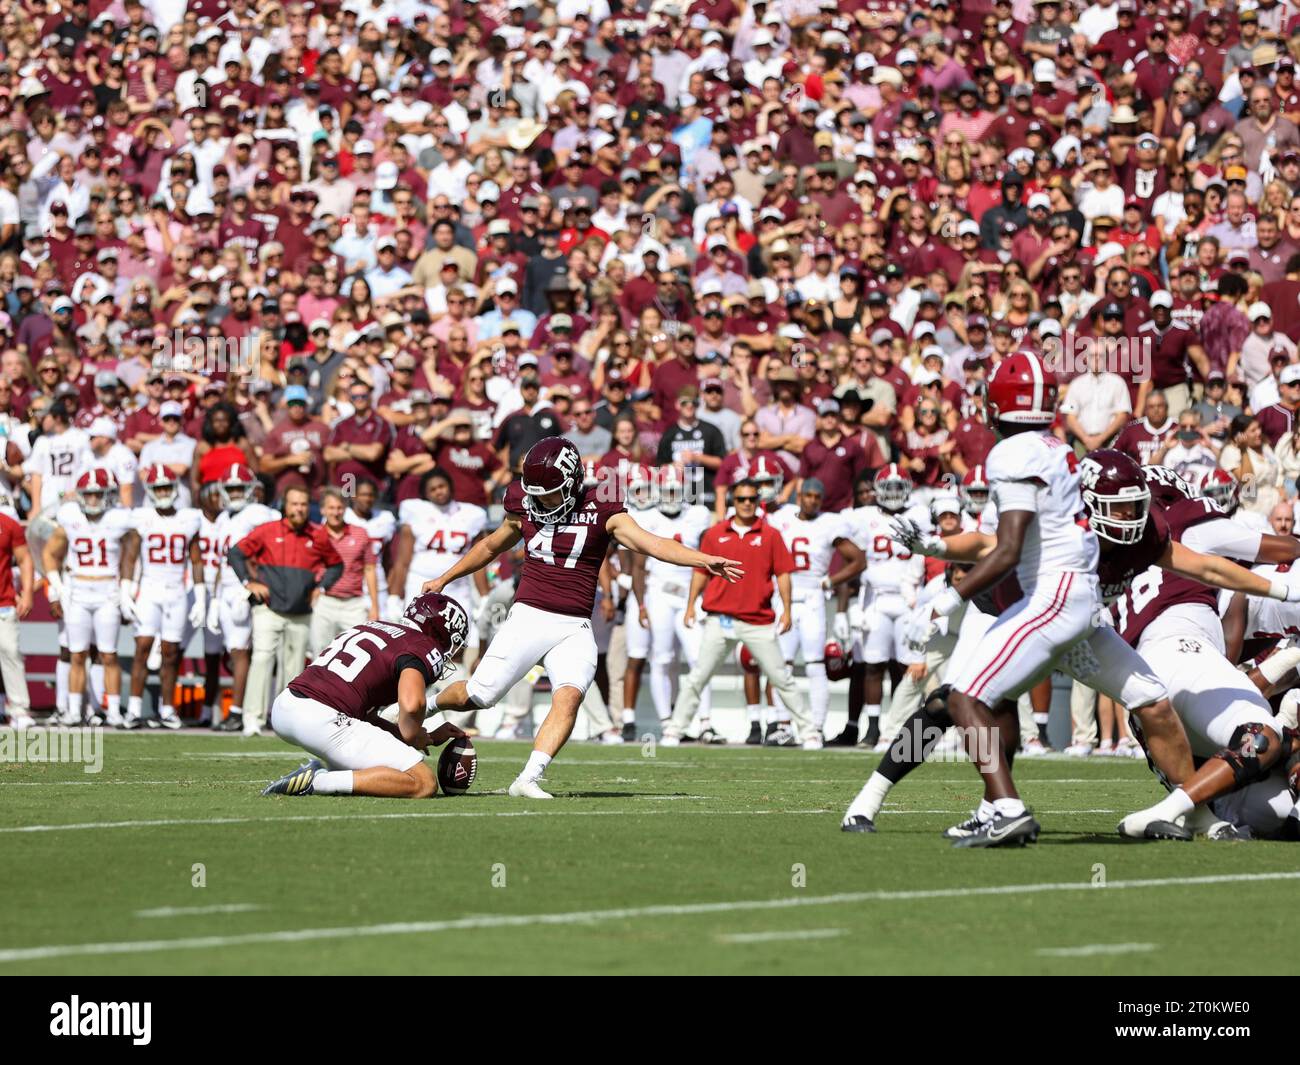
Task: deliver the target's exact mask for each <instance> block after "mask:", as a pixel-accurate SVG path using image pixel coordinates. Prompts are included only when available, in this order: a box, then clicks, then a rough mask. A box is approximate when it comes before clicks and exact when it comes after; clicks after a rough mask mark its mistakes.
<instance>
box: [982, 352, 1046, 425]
mask: <svg viewBox="0 0 1300 1065" xmlns="http://www.w3.org/2000/svg"><path fill="white" fill-rule="evenodd" d="M988 404H989V414H990V416H991V417H992V419H993V420H994V421H999V422H1010V423H1011V424H1013V425H1040V426H1043V427H1044V428H1046V427H1047V426H1049V425H1051V424H1052V421H1053V419H1055V417H1056V374H1054V373H1053V372H1052V371H1051V370H1049V369H1048V368H1047V367H1046V366H1044V365H1043V360H1042V359H1041V358H1039V357H1038V356H1037V355H1035V354H1034V353H1033V352H1029V351H1017V352H1015V353H1014V354H1012V355H1008V356H1007V357H1006V358H1005V359H1003V360H1002V361H1001V362H1000V363H998V365H997V368H996V369H995V370H994V371H993V376H992V377H991V378H990V379H989V398H988Z"/></svg>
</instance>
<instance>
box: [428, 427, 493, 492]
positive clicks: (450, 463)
mask: <svg viewBox="0 0 1300 1065" xmlns="http://www.w3.org/2000/svg"><path fill="white" fill-rule="evenodd" d="M434 461H435V462H436V463H437V464H438V465H439V466H441V467H442V468H443V469H444V470H446V471H447V472H448V473H449V474H451V484H452V490H453V491H454V492H455V493H456V498H457V499H459V500H460V501H461V502H462V503H473V504H474V505H475V506H476V507H486V506H487V505H488V502H489V501H488V497H487V490H486V489H485V488H484V487H483V482H484V481H486V480H487V479H488V478H489V477H491V476H492V475H493V474H494V473H496V472H497V470H499V469H500V468H501V460H500V459H499V458H497V455H496V452H495V451H493V450H492V449H491V448H490V447H488V446H487V444H483V443H475V444H470V445H469V447H461V446H459V445H457V444H453V443H452V442H451V441H450V440H446V441H443V442H442V443H441V444H439V445H438V450H437V451H436V452H435V453H434Z"/></svg>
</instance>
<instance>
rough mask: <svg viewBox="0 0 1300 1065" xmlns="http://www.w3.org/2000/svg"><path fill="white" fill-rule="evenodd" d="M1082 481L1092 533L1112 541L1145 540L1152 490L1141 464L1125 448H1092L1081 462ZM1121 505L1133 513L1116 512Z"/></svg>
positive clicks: (1135, 541)
mask: <svg viewBox="0 0 1300 1065" xmlns="http://www.w3.org/2000/svg"><path fill="white" fill-rule="evenodd" d="M1079 482H1080V488H1081V491H1082V493H1083V508H1084V510H1085V511H1087V513H1088V526H1089V527H1090V528H1091V529H1092V531H1093V532H1095V533H1096V534H1097V535H1098V536H1100V537H1101V538H1102V539H1103V540H1109V541H1110V542H1111V543H1113V544H1135V543H1137V542H1138V541H1139V540H1140V539H1142V533H1143V531H1144V530H1145V529H1146V527H1147V515H1148V514H1149V513H1150V511H1151V489H1150V488H1148V487H1147V479H1146V477H1145V475H1144V474H1143V473H1142V467H1141V466H1139V465H1138V464H1137V463H1136V462H1134V461H1133V459H1131V458H1129V457H1128V456H1127V455H1125V454H1124V453H1123V452H1122V451H1115V450H1113V449H1110V448H1103V449H1102V450H1099V451H1090V452H1088V454H1087V455H1085V456H1084V459H1083V461H1082V462H1081V463H1079ZM1120 507H1124V508H1126V509H1128V510H1129V511H1130V514H1129V515H1127V516H1126V515H1122V514H1120V513H1117V510H1118V508H1120Z"/></svg>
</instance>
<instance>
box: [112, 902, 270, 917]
mask: <svg viewBox="0 0 1300 1065" xmlns="http://www.w3.org/2000/svg"><path fill="white" fill-rule="evenodd" d="M264 909H266V907H265V906H257V905H255V904H254V903H251V902H229V903H225V904H224V905H217V906H159V907H158V908H157V909H155V910H136V911H135V915H136V916H137V917H199V916H202V915H203V914H205V913H252V912H253V911H254V910H264Z"/></svg>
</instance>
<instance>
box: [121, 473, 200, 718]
mask: <svg viewBox="0 0 1300 1065" xmlns="http://www.w3.org/2000/svg"><path fill="white" fill-rule="evenodd" d="M140 480H141V481H142V482H143V484H144V494H145V497H146V498H147V499H148V503H147V504H146V505H145V506H143V507H138V508H136V509H135V510H132V511H130V515H131V519H132V523H133V527H134V528H135V531H136V532H137V533H138V534H139V541H138V543H139V555H140V558H139V561H140V581H139V587H140V592H139V595H138V596H137V597H136V599H135V601H134V602H133V603H131V604H130V606H131V609H130V612H129V617H128V620H134V621H135V656H134V657H133V658H132V659H131V695H130V697H129V698H128V700H127V704H126V720H125V721H123V722H121V724H122V726H123V727H124V728H129V729H131V728H138V727H139V726H140V724H141V722H142V720H143V718H144V684H145V681H146V680H147V679H148V671H149V667H148V661H149V651H150V648H152V647H153V643H154V640H160V641H161V642H162V666H161V668H160V670H159V673H158V681H159V692H158V694H159V700H158V722H159V723H160V724H161V725H162V726H163V728H169V729H178V728H180V727H181V719H180V718H179V717H178V716H177V715H176V707H175V706H173V705H172V699H173V695H172V693H173V692H175V690H176V678H177V676H178V674H179V673H180V665H181V646H182V641H183V640H184V638H185V627H186V623H187V622H188V623H190V624H192V625H193V626H194V627H195V628H198V627H201V626H202V625H203V623H204V621H205V620H206V618H207V614H208V590H207V587H206V586H205V585H204V583H203V548H202V545H201V544H200V543H199V530H200V528H201V526H202V524H203V515H202V514H200V513H199V511H197V510H195V509H194V508H193V507H177V503H178V502H179V500H180V481H179V480H178V479H177V478H176V477H175V475H173V474H172V472H171V471H170V470H169V469H168V468H167V467H166V466H164V465H162V464H161V463H156V464H155V465H152V466H146V467H145V468H144V470H142V471H141V475H140ZM186 562H188V563H189V564H190V566H191V567H192V570H193V574H194V592H193V598H192V599H191V597H190V596H187V595H186V594H185V564H186ZM122 564H123V572H124V573H128V574H129V573H132V572H133V571H134V570H135V564H136V559H135V558H134V557H133V552H131V550H130V548H128V549H127V552H126V553H125V555H124V557H123V560H122ZM123 602H124V603H125V602H126V600H123ZM191 603H192V604H193V605H192V606H191ZM112 723H113V722H112V718H111V715H110V719H109V724H112Z"/></svg>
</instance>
